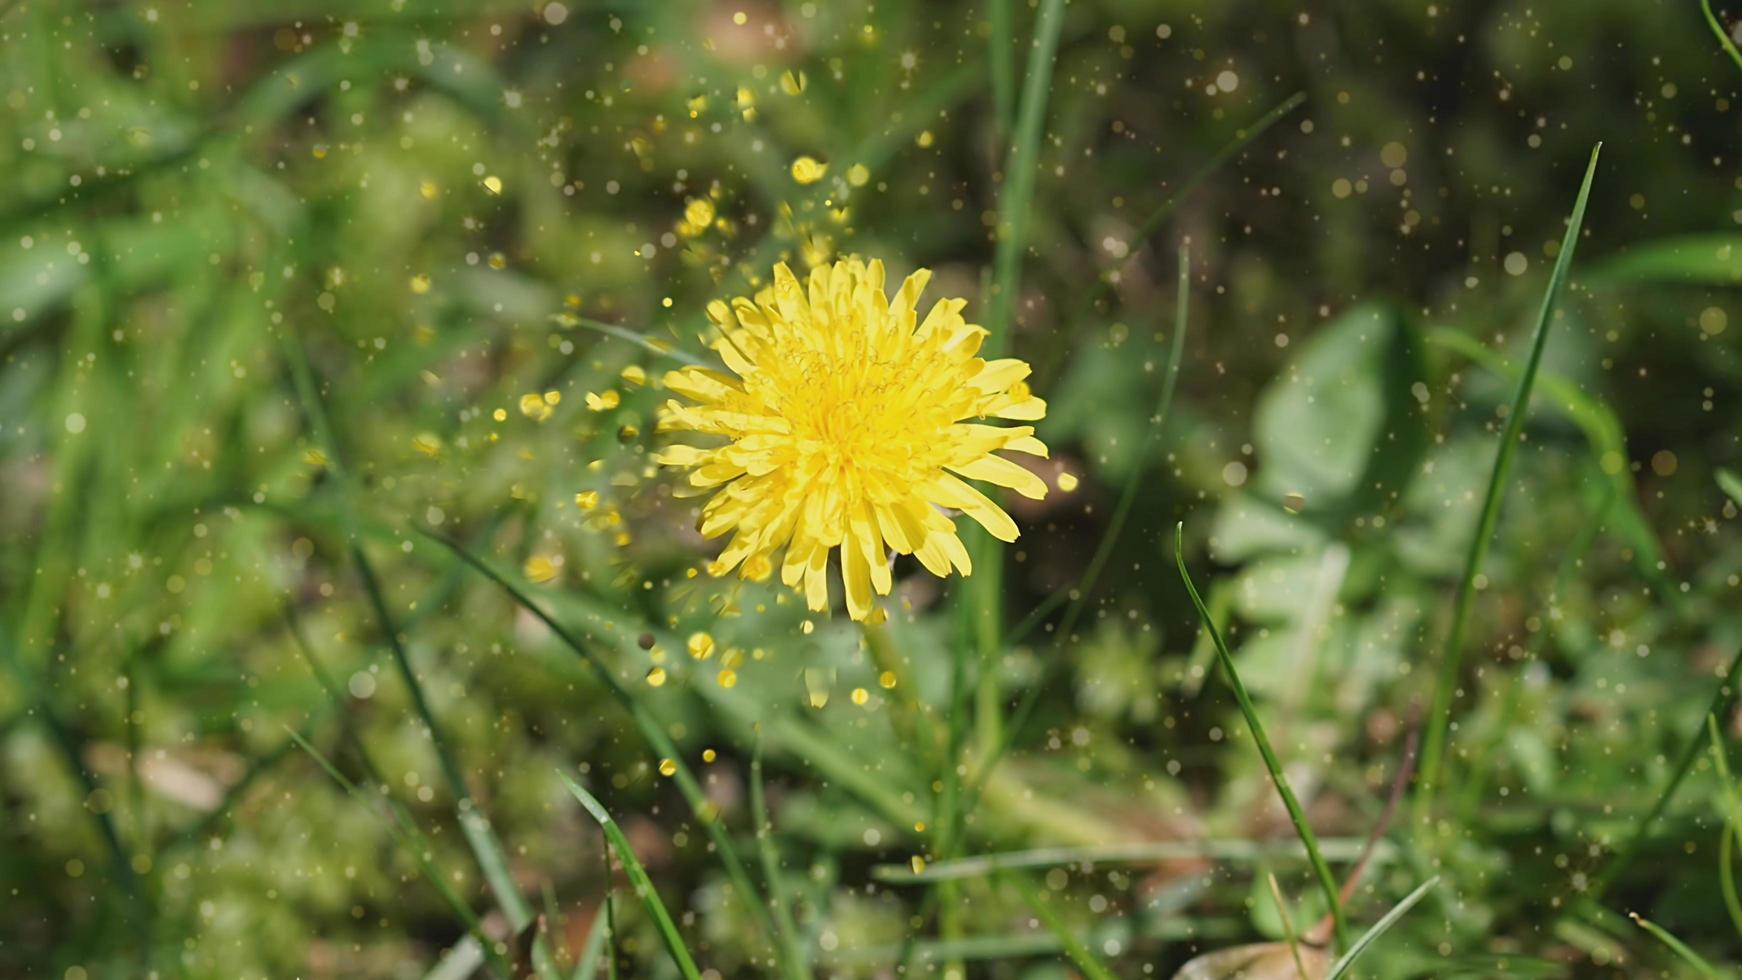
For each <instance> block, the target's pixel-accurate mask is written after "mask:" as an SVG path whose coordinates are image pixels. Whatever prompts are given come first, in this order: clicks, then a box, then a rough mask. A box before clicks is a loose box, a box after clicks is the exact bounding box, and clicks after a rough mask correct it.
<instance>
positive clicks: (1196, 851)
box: [871, 837, 1393, 885]
mask: <svg viewBox="0 0 1742 980" xmlns="http://www.w3.org/2000/svg"><path fill="white" fill-rule="evenodd" d="M1319 847H1320V850H1321V853H1323V854H1324V855H1325V856H1326V858H1327V859H1329V860H1336V861H1356V860H1359V859H1360V858H1361V856H1362V854H1363V853H1364V852H1365V851H1366V841H1364V840H1362V839H1361V838H1358V837H1327V838H1325V839H1323V840H1321V841H1319ZM1375 853H1379V854H1383V855H1384V856H1386V857H1390V856H1391V855H1392V853H1393V851H1392V850H1391V849H1390V845H1389V844H1386V843H1384V842H1381V843H1380V844H1379V845H1377V846H1376V848H1375ZM1306 856H1307V852H1306V849H1305V848H1303V847H1302V846H1301V845H1300V843H1299V842H1298V841H1253V840H1244V839H1230V840H1167V841H1142V842H1139V843H1130V844H1101V845H1098V846H1094V847H1037V848H1034V849H1032V850H1027V851H1002V852H999V853H995V854H976V855H974V856H973V857H962V858H955V859H953V860H949V861H936V862H933V863H930V864H927V865H926V866H925V867H924V868H923V869H921V870H919V871H915V870H913V869H912V868H911V867H910V866H908V865H905V864H879V865H877V866H875V867H873V868H872V869H871V877H872V879H873V880H875V881H881V882H884V883H886V884H891V885H904V884H917V883H921V882H928V881H949V880H954V879H962V878H984V877H986V876H988V875H994V874H997V873H999V872H1001V871H1016V870H1019V869H1023V868H1058V867H1071V866H1074V865H1082V864H1092V865H1096V866H1097V867H1099V866H1102V865H1109V864H1131V865H1145V864H1161V863H1164V862H1168V861H1228V862H1240V863H1251V862H1257V861H1276V860H1292V859H1298V858H1304V857H1306Z"/></svg>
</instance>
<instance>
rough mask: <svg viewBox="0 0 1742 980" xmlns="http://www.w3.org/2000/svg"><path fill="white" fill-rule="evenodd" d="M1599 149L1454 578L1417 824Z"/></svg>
mask: <svg viewBox="0 0 1742 980" xmlns="http://www.w3.org/2000/svg"><path fill="white" fill-rule="evenodd" d="M1602 151H1603V144H1601V143H1598V144H1597V145H1596V146H1595V147H1593V148H1592V150H1591V162H1590V163H1589V164H1588V165H1587V166H1586V168H1585V179H1584V182H1583V183H1581V184H1580V185H1579V196H1578V199H1577V200H1576V201H1575V202H1574V204H1573V213H1572V217H1571V218H1569V219H1568V221H1567V232H1566V235H1565V237H1564V238H1562V239H1561V250H1560V254H1559V255H1558V256H1556V258H1555V265H1554V271H1553V272H1552V273H1551V274H1550V275H1549V279H1548V289H1547V291H1546V292H1544V294H1543V297H1542V306H1541V308H1540V310H1539V312H1538V313H1537V318H1536V333H1535V336H1534V337H1533V338H1532V340H1531V345H1530V357H1529V359H1528V360H1527V361H1526V362H1525V366H1524V374H1523V376H1522V377H1520V378H1519V381H1518V388H1517V390H1516V391H1515V392H1514V393H1513V396H1512V408H1511V411H1510V412H1509V413H1508V414H1507V416H1506V427H1505V430H1504V431H1503V432H1502V433H1501V436H1500V448H1499V450H1498V451H1497V452H1496V454H1495V457H1494V469H1493V471H1492V472H1491V473H1490V474H1489V477H1488V490H1487V494H1486V495H1485V496H1484V497H1483V500H1482V512H1481V517H1480V518H1479V519H1478V520H1477V522H1476V533H1475V536H1474V537H1473V538H1472V539H1471V541H1470V549H1469V551H1468V552H1467V553H1466V555H1465V556H1464V569H1463V574H1462V575H1460V576H1459V579H1458V595H1457V600H1456V602H1455V604H1454V606H1453V609H1452V625H1451V629H1450V630H1449V632H1448V634H1447V638H1446V646H1445V650H1444V651H1443V652H1442V653H1441V655H1440V673H1439V682H1438V684H1437V685H1436V687H1435V688H1434V701H1433V708H1432V710H1431V712H1430V713H1429V715H1428V720H1427V732H1426V739H1425V742H1424V745H1423V749H1422V760H1421V781H1420V782H1419V783H1417V784H1416V795H1415V802H1416V816H1417V821H1416V822H1417V824H1418V825H1419V824H1421V823H1424V822H1425V820H1426V818H1427V815H1428V813H1429V811H1430V808H1431V806H1432V804H1433V798H1434V792H1435V790H1436V789H1438V784H1439V775H1440V763H1441V759H1442V758H1443V756H1444V754H1445V748H1446V737H1447V734H1448V729H1449V727H1450V725H1451V718H1452V692H1453V691H1454V690H1455V689H1456V687H1457V684H1458V675H1459V672H1460V668H1461V666H1462V660H1463V646H1464V630H1465V628H1466V626H1467V625H1468V623H1469V619H1470V607H1471V605H1472V604H1473V602H1474V601H1475V595H1476V575H1477V573H1478V572H1479V571H1481V568H1482V564H1483V562H1484V560H1485V559H1486V558H1487V557H1488V546H1489V544H1490V543H1491V542H1492V540H1493V537H1494V525H1495V523H1496V522H1497V521H1498V520H1499V517H1500V500H1501V497H1502V496H1503V495H1504V493H1505V489H1506V478H1507V475H1508V474H1509V473H1510V472H1511V469H1512V456H1513V453H1514V452H1515V451H1516V450H1517V448H1518V437H1519V434H1520V433H1521V432H1522V431H1523V429H1524V418H1525V415H1526V414H1527V413H1528V412H1529V410H1530V394H1531V391H1532V390H1533V389H1534V387H1535V383H1536V373H1537V369H1538V368H1539V367H1541V365H1542V352H1543V348H1544V347H1545V346H1546V344H1547V342H1548V331H1549V325H1550V324H1552V323H1553V322H1554V311H1555V303H1556V301H1557V300H1558V299H1559V297H1560V291H1561V286H1562V284H1563V283H1565V282H1566V278H1567V270H1568V269H1569V268H1571V267H1572V263H1573V252H1574V250H1575V249H1576V247H1577V246H1578V243H1579V232H1580V229H1582V228H1583V227H1584V223H1585V204H1586V202H1587V201H1589V200H1590V197H1591V184H1592V182H1593V181H1594V180H1595V179H1596V176H1597V157H1598V155H1599V154H1600V153H1602Z"/></svg>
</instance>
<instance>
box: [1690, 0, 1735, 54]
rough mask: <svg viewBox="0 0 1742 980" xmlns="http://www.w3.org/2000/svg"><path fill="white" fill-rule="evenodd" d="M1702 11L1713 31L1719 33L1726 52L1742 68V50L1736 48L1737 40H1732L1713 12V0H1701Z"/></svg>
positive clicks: (1719, 41) (1719, 38)
mask: <svg viewBox="0 0 1742 980" xmlns="http://www.w3.org/2000/svg"><path fill="white" fill-rule="evenodd" d="M1700 11H1701V12H1702V13H1704V14H1705V15H1706V23H1707V24H1708V25H1709V26H1710V27H1711V28H1712V33H1713V34H1715V35H1717V37H1718V43H1719V44H1720V45H1722V46H1723V48H1724V53H1725V54H1727V55H1729V56H1730V60H1731V61H1734V62H1735V63H1736V67H1737V68H1742V51H1737V50H1736V42H1735V41H1732V40H1730V32H1729V31H1726V30H1724V25H1723V24H1721V23H1719V22H1718V15H1717V14H1715V13H1713V12H1712V0H1700Z"/></svg>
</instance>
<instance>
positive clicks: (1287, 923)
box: [1264, 872, 1311, 980]
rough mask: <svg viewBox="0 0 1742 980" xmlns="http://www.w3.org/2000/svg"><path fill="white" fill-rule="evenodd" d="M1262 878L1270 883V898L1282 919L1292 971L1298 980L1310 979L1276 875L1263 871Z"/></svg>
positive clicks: (1291, 917)
mask: <svg viewBox="0 0 1742 980" xmlns="http://www.w3.org/2000/svg"><path fill="white" fill-rule="evenodd" d="M1264 880H1265V882H1266V883H1268V884H1269V885H1270V900H1271V901H1273V902H1275V903H1276V915H1277V918H1279V919H1281V920H1282V936H1283V938H1284V939H1286V940H1288V955H1289V956H1290V957H1292V958H1293V959H1294V973H1295V976H1296V977H1298V978H1299V980H1311V978H1309V977H1308V976H1307V968H1306V964H1305V963H1303V962H1301V958H1300V937H1299V935H1298V934H1297V933H1296V932H1295V928H1294V916H1292V915H1290V914H1289V913H1288V902H1287V900H1285V899H1284V898H1283V897H1282V886H1281V885H1279V884H1277V883H1276V875H1274V874H1271V873H1269V872H1265V875H1264Z"/></svg>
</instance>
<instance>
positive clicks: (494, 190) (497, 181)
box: [484, 174, 502, 195]
mask: <svg viewBox="0 0 1742 980" xmlns="http://www.w3.org/2000/svg"><path fill="white" fill-rule="evenodd" d="M484 189H485V190H487V191H489V192H490V193H491V194H494V195H500V194H501V193H502V178H500V177H498V176H496V175H495V174H491V175H490V176H488V177H485V178H484Z"/></svg>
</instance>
